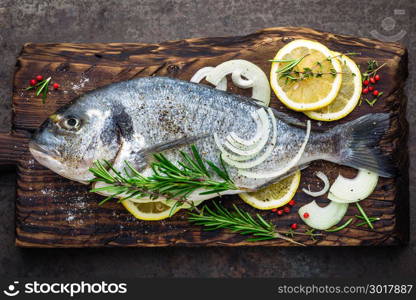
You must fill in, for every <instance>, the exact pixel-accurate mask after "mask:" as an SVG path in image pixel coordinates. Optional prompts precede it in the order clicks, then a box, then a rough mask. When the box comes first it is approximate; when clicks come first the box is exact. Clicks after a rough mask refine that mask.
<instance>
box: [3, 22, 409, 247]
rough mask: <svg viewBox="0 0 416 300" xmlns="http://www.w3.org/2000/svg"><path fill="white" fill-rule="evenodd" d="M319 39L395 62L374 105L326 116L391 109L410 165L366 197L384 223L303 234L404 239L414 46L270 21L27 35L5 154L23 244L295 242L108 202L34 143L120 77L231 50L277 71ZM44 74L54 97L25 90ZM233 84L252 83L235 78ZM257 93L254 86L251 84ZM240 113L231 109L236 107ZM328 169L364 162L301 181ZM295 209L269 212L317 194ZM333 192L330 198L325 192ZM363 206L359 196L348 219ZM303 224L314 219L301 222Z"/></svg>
mask: <svg viewBox="0 0 416 300" xmlns="http://www.w3.org/2000/svg"><path fill="white" fill-rule="evenodd" d="M299 38H303V39H311V40H316V41H319V42H321V43H323V44H325V45H326V46H328V47H329V48H330V49H331V50H335V51H339V52H343V53H346V52H360V53H361V55H360V56H355V57H354V60H355V61H356V62H357V63H359V65H360V66H361V69H362V71H364V70H365V68H366V62H367V61H368V60H369V59H376V60H377V61H378V62H379V63H387V66H386V67H385V68H383V69H382V70H381V72H380V75H381V77H382V80H381V81H380V83H379V86H380V88H379V89H380V90H381V91H383V92H384V95H383V97H382V98H381V100H379V102H378V103H377V104H376V105H375V106H374V107H370V106H369V105H367V104H366V103H363V104H362V105H361V106H359V107H357V108H356V109H355V111H354V112H353V113H351V114H350V115H349V116H348V117H346V118H344V119H343V120H341V121H339V122H336V123H329V124H319V123H318V122H314V126H315V127H317V126H319V125H320V127H321V128H326V127H328V128H329V127H332V126H334V125H335V124H339V123H344V122H347V121H350V120H353V119H355V118H357V117H359V116H362V115H365V114H368V113H374V112H389V113H390V114H391V117H392V122H391V128H390V129H389V131H388V132H387V133H386V135H385V138H384V140H383V142H382V147H383V149H384V151H385V152H386V153H389V154H391V155H392V156H393V157H394V159H395V161H396V162H397V164H398V166H399V169H400V174H399V176H398V177H397V178H394V179H385V178H380V181H379V183H378V186H377V189H376V190H375V192H374V193H373V194H372V195H371V196H370V197H369V198H368V199H366V200H364V201H362V206H363V207H364V208H365V210H366V212H367V214H368V215H370V216H377V217H380V218H381V221H379V222H377V223H376V225H375V230H374V231H372V230H369V229H367V228H366V227H356V226H354V225H351V226H349V227H348V228H347V229H344V230H342V231H340V232H336V233H324V236H322V237H320V238H318V239H316V240H311V239H309V237H307V236H306V237H303V236H302V237H296V240H297V241H299V242H302V243H305V244H307V245H317V246H344V245H345V246H358V245H397V244H402V243H406V241H407V240H408V222H409V217H408V199H409V197H408V152H407V132H408V128H407V127H408V125H407V122H406V119H405V110H406V99H405V97H404V95H403V86H404V83H405V79H406V77H407V53H406V50H405V49H404V48H403V47H402V46H400V45H399V44H395V43H385V42H378V41H375V40H369V39H362V38H353V37H349V36H340V35H335V34H331V33H323V32H318V31H315V30H312V29H307V28H270V29H264V30H261V31H259V32H256V33H254V34H251V35H248V36H237V37H221V38H198V39H187V40H179V41H170V42H164V43H160V44H140V43H126V44H121V43H111V44H70V43H62V44H26V45H24V47H23V49H22V52H21V53H20V56H19V57H18V59H17V63H16V73H15V77H14V86H13V121H12V132H11V133H10V134H2V135H1V136H0V164H1V165H2V166H5V165H16V166H17V175H18V176H17V189H16V245H18V246H24V247H103V246H121V247H126V246H134V247H138V246H139V247H140V246H145V247H153V246H174V245H186V246H203V245H205V246H218V245H221V246H247V245H262V246H292V244H289V243H288V242H286V241H283V240H271V241H265V242H256V243H252V242H246V241H245V237H242V236H239V235H236V234H233V233H230V232H228V231H220V230H219V231H215V232H204V231H202V230H201V228H200V227H197V226H191V225H189V224H188V222H187V220H186V213H185V212H181V213H178V214H177V215H175V216H174V217H173V218H171V219H169V220H165V221H158V222H144V221H139V220H136V219H134V218H133V217H132V216H131V215H130V214H129V213H128V212H126V211H125V210H124V208H123V207H122V206H121V205H119V204H116V203H107V204H105V205H103V206H99V205H98V202H99V200H100V199H102V198H101V197H100V196H98V195H95V194H91V193H89V192H88V190H89V187H87V186H84V185H81V184H79V183H76V182H73V181H69V180H67V179H64V178H62V177H60V176H58V175H57V174H55V173H53V172H51V171H49V170H48V169H46V168H44V167H42V166H41V165H39V164H38V163H37V162H36V161H35V160H34V159H33V157H31V155H30V153H29V152H28V151H27V141H28V137H29V136H30V134H31V133H32V132H33V131H34V130H35V129H36V128H37V127H38V126H39V125H40V124H41V123H42V121H43V120H44V119H45V118H47V116H48V115H49V114H51V113H53V112H54V111H55V110H56V109H58V108H59V107H60V106H62V105H64V104H65V103H67V102H69V101H71V100H72V99H74V98H76V97H77V96H79V95H81V94H83V93H85V92H87V91H90V90H93V89H96V88H97V87H100V86H104V85H107V84H110V83H113V82H118V81H123V80H128V79H132V78H135V77H144V76H159V75H161V76H169V77H175V78H180V79H184V80H189V79H190V78H191V76H192V75H193V74H194V73H195V72H196V71H197V70H198V69H200V68H201V67H205V66H216V65H218V64H220V63H222V62H224V61H227V60H230V59H237V58H238V59H246V60H249V61H251V62H253V63H255V64H257V65H258V66H259V67H261V68H262V69H263V70H264V71H265V72H266V74H268V73H269V71H270V63H269V62H268V59H271V58H273V57H274V55H275V53H276V51H277V50H278V49H280V48H281V47H282V46H283V45H284V44H286V43H288V42H290V41H292V40H293V39H299ZM37 74H42V75H43V76H44V77H48V76H52V78H53V82H58V83H59V84H60V85H61V87H60V89H59V90H57V91H51V92H50V93H49V95H48V98H47V101H46V104H42V102H41V100H40V99H39V98H37V97H35V96H34V93H33V91H25V90H24V88H25V87H26V86H27V85H28V81H29V80H30V79H31V78H33V77H34V76H36V75H37ZM230 89H231V91H234V92H235V93H242V91H241V90H236V89H234V88H232V87H231V86H230ZM245 93H246V94H247V91H246V92H245ZM271 105H272V106H273V107H275V108H277V109H278V110H281V111H286V112H288V113H290V114H292V115H293V116H295V117H297V118H299V119H301V120H306V118H305V116H304V115H303V114H300V113H294V112H291V111H288V110H287V109H286V108H285V107H284V106H283V105H282V104H281V103H280V102H279V101H278V99H277V98H276V97H275V95H273V96H272V99H271ZM230 117H231V116H230ZM316 170H322V171H324V172H325V173H327V174H328V175H329V177H330V180H331V182H333V180H334V179H335V177H336V176H337V175H338V174H339V173H341V174H343V175H345V176H349V177H352V176H354V174H355V172H356V171H355V170H353V169H349V168H346V167H339V166H337V165H335V164H331V163H327V162H322V161H319V162H315V163H313V164H312V166H311V167H309V168H308V169H306V170H304V171H302V183H301V187H304V186H307V184H311V185H315V184H317V183H318V182H319V180H318V179H317V178H315V177H314V176H313V174H314V172H315V171H316ZM294 199H295V200H296V205H295V207H294V208H293V209H292V212H291V213H290V214H286V215H284V216H280V217H279V216H277V214H275V213H272V212H271V211H263V212H261V215H262V216H264V218H266V219H267V220H269V221H271V222H273V223H275V224H276V225H277V226H278V227H279V228H280V229H282V230H287V229H288V228H289V225H290V224H291V223H294V222H296V223H299V224H301V223H302V222H301V221H300V219H299V217H298V215H297V213H296V212H297V210H298V208H299V207H300V206H301V205H303V204H305V203H308V202H310V201H311V200H313V199H312V198H311V197H309V196H307V195H306V194H304V193H302V192H300V189H299V191H298V193H297V194H296V196H295V198H294ZM324 199H325V197H322V199H320V200H319V201H320V202H323V201H324ZM222 202H223V203H225V204H226V205H229V204H230V203H236V204H238V205H239V206H241V207H242V208H244V209H247V210H249V211H250V212H251V213H254V212H257V211H256V210H254V209H251V208H250V207H249V206H247V205H246V204H244V203H243V202H242V201H241V200H240V199H239V198H238V196H233V197H223V199H222ZM354 214H357V210H356V208H355V206H354V205H350V208H349V209H348V213H347V215H346V216H345V217H344V220H343V221H345V220H347V219H348V218H349V217H351V216H353V215H354ZM298 230H299V231H300V232H302V231H305V230H306V226H304V225H300V226H299V229H298Z"/></svg>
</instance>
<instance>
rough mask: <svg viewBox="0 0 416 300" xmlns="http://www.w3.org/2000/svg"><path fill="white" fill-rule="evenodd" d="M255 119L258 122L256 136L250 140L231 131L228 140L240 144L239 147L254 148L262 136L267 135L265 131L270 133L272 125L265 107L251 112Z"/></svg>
mask: <svg viewBox="0 0 416 300" xmlns="http://www.w3.org/2000/svg"><path fill="white" fill-rule="evenodd" d="M251 116H252V117H253V119H254V121H255V122H256V133H255V135H254V137H253V138H252V139H250V140H245V139H242V138H240V137H239V136H237V134H235V133H234V132H231V133H230V135H229V136H228V137H227V140H228V141H229V142H230V143H231V144H233V145H235V146H236V147H237V145H236V144H239V145H240V146H238V147H239V148H242V149H252V148H254V147H255V146H256V144H258V143H259V140H260V139H261V137H262V136H264V135H266V133H265V131H268V132H267V136H268V135H269V134H270V126H269V120H268V116H267V113H266V111H265V110H264V109H258V110H256V111H255V112H253V113H252V114H251Z"/></svg>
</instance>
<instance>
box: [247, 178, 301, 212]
mask: <svg viewBox="0 0 416 300" xmlns="http://www.w3.org/2000/svg"><path fill="white" fill-rule="evenodd" d="M299 183H300V171H296V173H294V174H293V175H290V176H288V177H286V178H285V179H283V180H281V181H279V182H276V183H274V184H272V185H269V186H268V187H266V188H263V189H261V190H258V191H256V192H253V193H241V194H239V196H240V197H241V199H243V200H244V202H246V203H247V204H249V205H251V206H253V207H255V208H257V209H272V208H276V207H280V206H283V205H285V204H287V203H288V202H289V201H290V200H292V198H293V196H295V194H296V190H297V189H298V187H299Z"/></svg>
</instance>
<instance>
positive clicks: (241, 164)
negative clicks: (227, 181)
mask: <svg viewBox="0 0 416 300" xmlns="http://www.w3.org/2000/svg"><path fill="white" fill-rule="evenodd" d="M268 113H269V116H270V118H271V120H272V129H273V133H272V138H271V141H270V143H268V145H267V147H266V148H265V150H264V152H263V154H262V155H260V156H258V157H257V158H256V159H253V160H250V161H247V162H240V161H236V160H233V159H231V158H230V157H229V156H227V155H224V156H223V159H224V161H225V162H226V163H227V164H229V165H230V166H233V167H236V168H238V169H250V168H253V167H255V166H257V165H259V164H261V163H262V162H264V161H265V160H266V159H267V158H269V156H270V155H271V154H272V152H273V149H274V147H275V146H276V140H277V128H276V118H275V116H274V114H273V111H272V110H271V109H270V108H269V109H268Z"/></svg>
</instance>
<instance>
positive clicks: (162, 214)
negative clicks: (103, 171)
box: [121, 199, 181, 221]
mask: <svg viewBox="0 0 416 300" xmlns="http://www.w3.org/2000/svg"><path fill="white" fill-rule="evenodd" d="M121 203H122V204H123V206H124V207H125V208H126V209H127V210H128V211H129V212H130V213H131V214H132V215H133V216H134V217H136V218H137V219H140V220H145V221H159V220H163V219H167V218H169V217H171V216H172V215H174V214H175V213H177V212H178V210H180V209H181V208H180V207H177V208H175V209H174V211H173V212H172V215H169V214H170V210H171V206H170V205H168V203H167V202H166V201H150V202H144V203H138V202H134V201H131V200H130V199H127V200H124V201H122V202H121Z"/></svg>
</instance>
